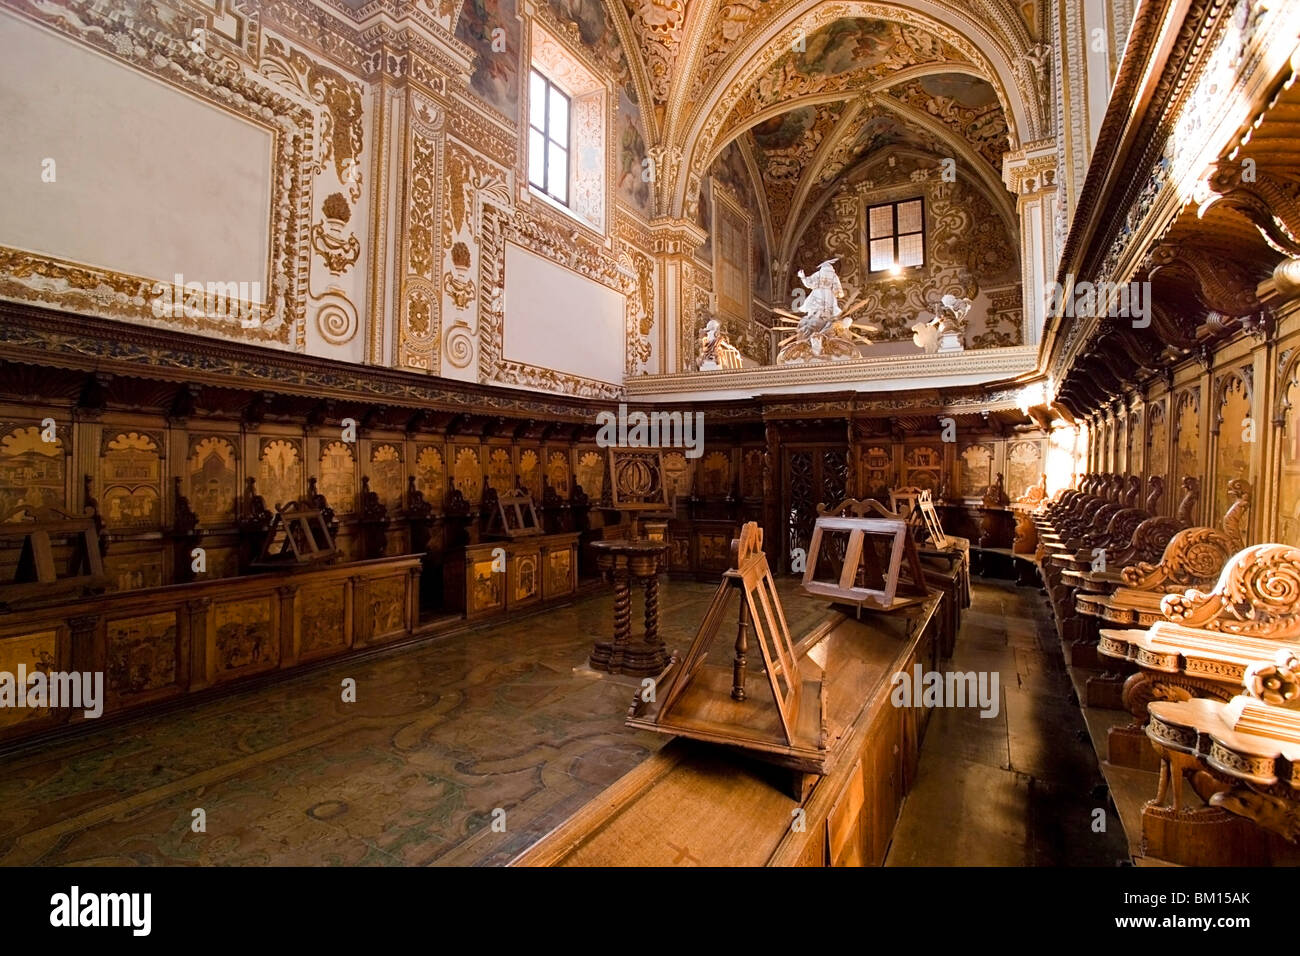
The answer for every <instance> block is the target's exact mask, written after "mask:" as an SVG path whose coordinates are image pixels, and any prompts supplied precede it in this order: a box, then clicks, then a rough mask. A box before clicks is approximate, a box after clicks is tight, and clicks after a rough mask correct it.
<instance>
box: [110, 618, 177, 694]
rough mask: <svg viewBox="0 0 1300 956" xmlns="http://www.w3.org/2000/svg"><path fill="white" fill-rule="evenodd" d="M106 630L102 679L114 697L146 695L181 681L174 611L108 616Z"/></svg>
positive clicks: (173, 685)
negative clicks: (106, 660)
mask: <svg viewBox="0 0 1300 956" xmlns="http://www.w3.org/2000/svg"><path fill="white" fill-rule="evenodd" d="M106 629H107V647H108V673H107V675H106V680H107V684H108V691H109V693H110V694H112V695H113V696H114V697H116V698H126V697H135V696H139V695H148V694H152V693H156V692H158V691H162V690H166V689H167V688H170V687H175V686H176V685H177V684H178V683H180V682H181V678H182V674H181V647H180V640H179V633H180V630H179V627H178V622H177V613H176V611H174V610H172V611H166V612H161V613H157V614H142V615H138V616H134V617H122V618H115V619H110V620H109V621H108V624H107V626H106Z"/></svg>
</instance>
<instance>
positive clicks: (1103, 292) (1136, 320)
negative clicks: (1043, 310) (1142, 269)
mask: <svg viewBox="0 0 1300 956" xmlns="http://www.w3.org/2000/svg"><path fill="white" fill-rule="evenodd" d="M1046 298H1047V310H1048V315H1057V316H1061V317H1063V318H1069V319H1102V318H1106V319H1132V320H1133V328H1135V329H1145V328H1147V327H1148V326H1149V325H1150V324H1151V283H1150V282H1075V283H1073V284H1072V285H1071V286H1070V293H1069V294H1068V295H1067V294H1066V291H1065V286H1063V285H1061V283H1059V282H1053V283H1052V284H1051V285H1050V286H1048V287H1047V294H1046Z"/></svg>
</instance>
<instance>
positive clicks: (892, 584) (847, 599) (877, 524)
mask: <svg viewBox="0 0 1300 956" xmlns="http://www.w3.org/2000/svg"><path fill="white" fill-rule="evenodd" d="M836 534H841V535H844V534H846V535H847V536H848V537H847V541H846V543H845V545H844V550H843V560H842V563H841V564H840V566H839V568H838V571H837V572H836V573H835V574H834V576H833V577H831V578H829V579H828V578H826V577H822V578H821V579H818V577H817V569H818V566H819V564H823V563H825V564H829V565H831V566H832V568H834V564H835V562H834V561H833V560H826V561H823V544H824V543H828V542H829V540H830V538H831V537H832V536H833V535H836ZM886 549H887V550H886ZM826 551H827V557H829V554H830V552H831V548H826ZM904 562H906V568H907V577H906V578H905V579H904V580H902V581H900V579H899V578H900V574H899V572H900V569H901V568H902V566H903V564H904ZM803 589H804V590H805V591H807V592H808V593H809V594H812V595H816V596H818V597H826V598H830V599H832V600H833V601H837V602H839V603H842V604H853V605H856V606H857V607H858V608H859V609H864V608H865V609H866V610H871V611H889V610H893V609H894V608H897V607H906V606H907V605H909V604H915V603H917V602H919V601H924V600H925V599H926V598H927V597H928V596H929V591H928V590H927V588H926V586H925V571H924V569H923V568H922V567H921V560H920V558H919V557H918V556H917V553H916V543H915V542H914V541H913V540H912V535H911V532H910V530H909V528H908V525H907V522H906V521H904V520H903V519H902V518H838V517H833V516H829V515H823V516H821V517H819V518H818V519H817V523H816V524H815V525H814V526H813V536H812V543H811V544H810V545H809V548H808V563H807V566H806V567H805V569H804V575H803Z"/></svg>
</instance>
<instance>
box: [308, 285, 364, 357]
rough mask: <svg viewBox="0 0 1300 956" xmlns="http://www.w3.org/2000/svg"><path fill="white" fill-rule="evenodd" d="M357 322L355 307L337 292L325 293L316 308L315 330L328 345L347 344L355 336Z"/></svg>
mask: <svg viewBox="0 0 1300 956" xmlns="http://www.w3.org/2000/svg"><path fill="white" fill-rule="evenodd" d="M359 324H360V323H359V322H358V321H357V310H356V308H355V307H354V306H353V305H352V303H351V302H349V301H348V300H347V299H346V298H344V297H343V296H341V295H338V294H329V295H326V296H325V297H324V300H323V303H322V305H321V306H320V308H319V309H317V310H316V331H317V332H319V333H320V337H321V338H323V339H324V340H325V341H326V342H328V343H329V344H330V345H347V344H348V343H349V342H351V341H352V340H353V339H354V338H356V334H357V329H358V327H359Z"/></svg>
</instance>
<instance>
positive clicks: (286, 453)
mask: <svg viewBox="0 0 1300 956" xmlns="http://www.w3.org/2000/svg"><path fill="white" fill-rule="evenodd" d="M302 461H303V458H302V442H301V441H300V440H299V439H297V438H263V439H262V441H261V444H260V446H259V451H258V455H257V493H258V494H259V495H261V496H262V498H263V499H264V500H265V501H266V506H267V507H268V508H274V507H275V506H276V505H282V504H288V503H289V502H290V501H296V500H297V499H298V498H300V497H302V493H303V490H304V484H305V480H304V476H303V473H302Z"/></svg>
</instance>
